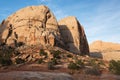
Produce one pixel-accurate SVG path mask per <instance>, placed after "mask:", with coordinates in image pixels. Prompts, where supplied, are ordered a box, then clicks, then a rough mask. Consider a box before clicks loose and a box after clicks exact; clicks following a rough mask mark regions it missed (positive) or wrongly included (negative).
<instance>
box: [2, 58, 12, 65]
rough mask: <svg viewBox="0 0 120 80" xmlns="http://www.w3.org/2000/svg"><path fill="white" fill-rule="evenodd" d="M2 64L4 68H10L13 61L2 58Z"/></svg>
mask: <svg viewBox="0 0 120 80" xmlns="http://www.w3.org/2000/svg"><path fill="white" fill-rule="evenodd" d="M0 64H1V65H2V66H8V65H11V64H12V60H11V59H10V58H6V57H0Z"/></svg>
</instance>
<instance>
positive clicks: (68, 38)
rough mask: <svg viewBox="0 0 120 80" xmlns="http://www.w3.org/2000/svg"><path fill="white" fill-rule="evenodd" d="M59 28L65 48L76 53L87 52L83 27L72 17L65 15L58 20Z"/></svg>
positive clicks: (87, 47) (83, 53) (82, 53)
mask: <svg viewBox="0 0 120 80" xmlns="http://www.w3.org/2000/svg"><path fill="white" fill-rule="evenodd" d="M58 24H59V29H60V33H61V36H62V38H63V42H64V43H65V45H66V49H67V50H69V51H70V52H73V53H76V54H81V55H85V54H89V46H88V42H87V38H86V35H85V32H84V29H83V27H82V26H81V24H80V23H79V22H78V20H77V19H76V18H75V17H73V16H70V17H66V18H64V19H61V20H60V21H59V22H58Z"/></svg>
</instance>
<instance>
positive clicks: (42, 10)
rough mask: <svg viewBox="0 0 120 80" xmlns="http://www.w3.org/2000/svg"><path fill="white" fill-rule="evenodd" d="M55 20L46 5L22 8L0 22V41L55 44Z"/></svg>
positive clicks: (56, 34) (56, 35)
mask: <svg viewBox="0 0 120 80" xmlns="http://www.w3.org/2000/svg"><path fill="white" fill-rule="evenodd" d="M59 37H60V36H59V30H58V24H57V20H56V18H55V17H54V15H53V13H52V12H51V11H50V10H49V8H47V7H46V6H43V5H41V6H31V7H26V8H23V9H21V10H19V11H17V12H15V13H14V14H12V15H11V16H9V17H8V18H7V19H6V20H4V21H3V22H2V23H1V26H0V42H1V43H6V44H8V45H12V44H15V46H17V44H18V43H25V44H27V45H36V44H42V45H46V44H49V45H52V46H54V45H55V40H56V39H59Z"/></svg>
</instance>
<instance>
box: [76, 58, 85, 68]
mask: <svg viewBox="0 0 120 80" xmlns="http://www.w3.org/2000/svg"><path fill="white" fill-rule="evenodd" d="M76 64H77V65H78V66H79V68H83V67H84V62H83V61H82V60H76Z"/></svg>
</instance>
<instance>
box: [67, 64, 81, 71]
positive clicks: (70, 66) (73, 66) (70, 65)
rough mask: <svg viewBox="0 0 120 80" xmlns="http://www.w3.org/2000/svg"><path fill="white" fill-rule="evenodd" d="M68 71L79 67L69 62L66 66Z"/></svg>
mask: <svg viewBox="0 0 120 80" xmlns="http://www.w3.org/2000/svg"><path fill="white" fill-rule="evenodd" d="M68 69H71V70H78V69H79V66H78V65H77V64H76V63H74V62H70V63H69V64H68Z"/></svg>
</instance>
